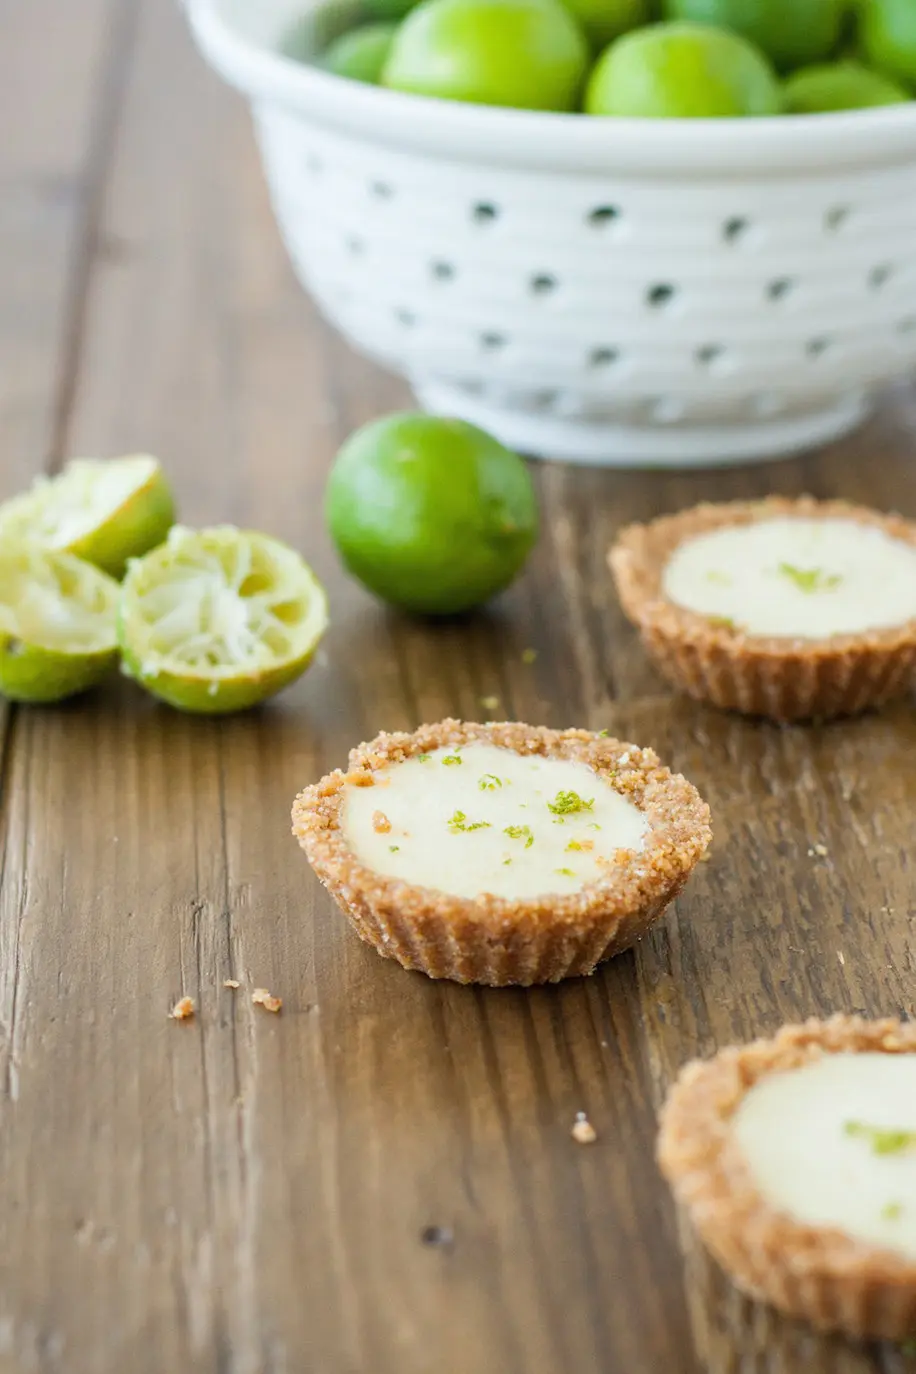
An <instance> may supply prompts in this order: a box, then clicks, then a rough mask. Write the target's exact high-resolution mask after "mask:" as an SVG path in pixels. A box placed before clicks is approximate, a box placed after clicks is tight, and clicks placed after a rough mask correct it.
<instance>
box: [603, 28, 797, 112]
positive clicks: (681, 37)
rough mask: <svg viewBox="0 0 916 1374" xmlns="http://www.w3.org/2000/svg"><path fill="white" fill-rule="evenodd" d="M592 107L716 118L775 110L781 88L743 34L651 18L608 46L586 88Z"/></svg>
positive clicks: (761, 56) (780, 100)
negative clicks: (645, 25)
mask: <svg viewBox="0 0 916 1374" xmlns="http://www.w3.org/2000/svg"><path fill="white" fill-rule="evenodd" d="M585 109H586V111H587V113H588V114H593V115H623V116H632V117H635V118H642V119H714V118H728V117H730V116H732V117H733V116H739V115H773V114H779V113H780V111H781V109H782V92H781V90H780V86H779V81H778V80H777V78H776V75H775V73H774V72H773V70H772V68H771V67H770V64H769V63H768V62H767V60H766V58H765V57H764V56H763V55H762V54H761V53H760V52H758V51H757V49H756V48H755V47H753V45H752V44H750V43H748V42H747V40H746V39H744V38H741V37H740V36H739V35H738V34H735V33H728V32H726V31H725V30H724V29H714V28H710V27H709V26H708V25H706V24H653V25H651V26H650V27H649V28H647V29H638V30H637V31H636V32H635V33H627V34H624V36H623V38H618V40H617V42H616V43H612V44H611V46H610V47H609V48H608V49H607V50H606V51H605V52H604V53H603V55H602V56H601V57H600V58H599V59H598V62H597V64H596V66H595V68H594V70H593V72H592V75H591V79H590V80H589V83H588V89H587V91H586V93H585Z"/></svg>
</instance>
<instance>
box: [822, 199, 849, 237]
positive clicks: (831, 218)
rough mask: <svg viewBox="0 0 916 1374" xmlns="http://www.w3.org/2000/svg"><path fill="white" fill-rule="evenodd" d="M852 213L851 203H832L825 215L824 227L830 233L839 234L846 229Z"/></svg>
mask: <svg viewBox="0 0 916 1374" xmlns="http://www.w3.org/2000/svg"><path fill="white" fill-rule="evenodd" d="M851 215H852V207H851V206H849V205H832V206H831V207H830V209H829V210H828V211H827V212H826V214H825V215H824V228H825V229H826V231H827V233H828V234H838V233H839V232H840V230H841V229H845V228H846V226H847V224H848V223H849V219H850V216H851Z"/></svg>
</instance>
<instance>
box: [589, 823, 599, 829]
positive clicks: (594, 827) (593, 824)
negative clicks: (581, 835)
mask: <svg viewBox="0 0 916 1374" xmlns="http://www.w3.org/2000/svg"><path fill="white" fill-rule="evenodd" d="M588 829H589V830H600V829H601V826H600V825H599V824H598V822H597V821H589V823H588Z"/></svg>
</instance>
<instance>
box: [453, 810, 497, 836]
mask: <svg viewBox="0 0 916 1374" xmlns="http://www.w3.org/2000/svg"><path fill="white" fill-rule="evenodd" d="M448 828H449V830H451V831H452V832H453V833H454V834H457V833H458V832H459V831H469V830H489V829H490V822H489V821H469V820H468V818H467V816H466V815H465V814H464V812H463V811H456V812H455V814H454V816H452V818H451V820H450V821H449V823H448Z"/></svg>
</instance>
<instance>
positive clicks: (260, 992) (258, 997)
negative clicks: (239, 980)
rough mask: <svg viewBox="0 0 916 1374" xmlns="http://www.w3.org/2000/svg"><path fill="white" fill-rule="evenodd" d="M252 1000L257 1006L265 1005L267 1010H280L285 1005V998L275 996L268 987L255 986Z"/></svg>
mask: <svg viewBox="0 0 916 1374" xmlns="http://www.w3.org/2000/svg"><path fill="white" fill-rule="evenodd" d="M251 1000H252V1002H254V1004H255V1006H257V1007H263V1008H264V1010H265V1011H279V1010H280V1008H281V1007H282V1006H283V998H282V997H274V996H273V995H272V994H271V993H270V992H268V991H267V988H255V990H254V992H253V993H252V994H251Z"/></svg>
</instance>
